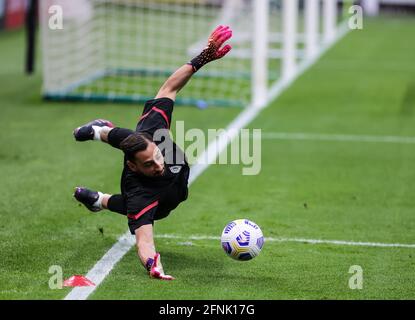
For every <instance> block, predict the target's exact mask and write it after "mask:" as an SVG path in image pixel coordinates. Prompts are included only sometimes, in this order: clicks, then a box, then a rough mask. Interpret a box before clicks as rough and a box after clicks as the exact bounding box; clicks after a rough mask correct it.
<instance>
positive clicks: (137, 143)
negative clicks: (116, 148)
mask: <svg viewBox="0 0 415 320" xmlns="http://www.w3.org/2000/svg"><path fill="white" fill-rule="evenodd" d="M151 142H153V138H152V137H151V135H150V134H148V133H146V132H134V133H132V134H130V135H129V136H128V137H127V138H125V139H124V140H123V141H122V142H121V143H120V149H121V150H122V151H123V152H124V154H125V156H126V158H127V160H130V161H134V159H135V157H134V156H135V154H136V153H137V152H140V151H144V150H146V149H147V147H148V145H149V144H150V143H151Z"/></svg>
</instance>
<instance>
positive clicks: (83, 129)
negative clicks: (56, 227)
mask: <svg viewBox="0 0 415 320" xmlns="http://www.w3.org/2000/svg"><path fill="white" fill-rule="evenodd" d="M231 36H232V30H230V28H229V27H228V26H218V27H217V28H216V29H215V30H214V31H213V32H212V34H211V35H210V37H209V40H208V44H207V46H206V47H205V49H203V51H202V52H201V53H200V54H199V55H198V56H197V57H195V58H193V59H192V60H191V61H190V62H188V63H187V64H185V65H183V66H182V67H180V68H179V69H178V70H176V71H175V72H174V73H173V74H172V75H171V76H170V77H169V78H168V79H167V81H166V82H165V83H164V84H163V85H162V87H161V88H160V90H159V91H158V93H157V95H156V97H155V98H154V99H152V100H149V101H147V102H146V104H145V106H144V111H143V114H142V116H141V117H140V119H139V121H138V124H137V126H136V130H135V131H132V130H130V129H124V128H119V127H116V126H114V125H113V124H112V123H111V122H110V121H108V120H103V119H98V120H93V121H91V122H89V123H87V124H85V125H83V126H80V127H78V128H76V129H75V130H74V132H73V134H74V137H75V139H76V140H77V141H87V140H99V141H102V142H105V143H107V144H109V145H111V146H113V147H114V148H118V149H121V150H122V151H123V152H124V169H123V172H122V175H121V194H114V195H110V194H105V193H102V192H100V191H93V190H90V189H87V188H85V187H76V188H75V193H74V197H75V198H76V199H77V200H78V201H79V202H81V203H82V204H83V205H85V207H87V208H88V209H89V210H90V211H93V212H97V211H100V210H102V209H108V210H110V211H113V212H117V213H119V214H122V215H126V216H127V217H128V226H129V229H130V232H131V234H135V238H136V245H137V250H138V257H139V259H140V261H141V263H142V264H143V266H144V267H145V268H146V270H147V271H148V273H149V275H150V277H152V278H157V279H163V280H172V279H174V278H173V277H172V276H170V275H166V274H164V271H163V267H162V264H161V262H160V254H159V253H157V252H156V249H155V245H154V238H153V225H154V221H155V220H159V219H163V218H165V217H167V216H168V215H169V214H170V212H171V211H172V210H173V209H175V208H176V207H177V206H178V205H179V204H180V202H182V201H184V200H186V199H187V195H188V179H189V171H190V170H189V165H188V163H187V161H186V158H185V156H184V153H183V151H182V150H180V148H179V147H178V146H176V144H175V143H174V142H172V141H171V143H167V142H168V141H166V140H168V139H169V137H168V135H165V136H164V138H165V139H164V140H163V141H162V139H155V137H156V135H157V136H158V132H159V131H160V130H168V129H169V128H170V124H171V117H172V113H173V105H174V101H175V98H176V95H177V93H178V92H179V91H180V89H182V88H183V87H184V86H185V85H186V83H187V82H188V81H189V79H190V78H191V77H192V75H193V74H194V73H195V72H197V71H198V70H199V69H200V68H201V67H203V66H204V65H205V64H207V63H209V62H211V61H213V60H217V59H220V58H222V57H224V56H225V55H226V54H227V53H228V52H229V51H230V50H231V46H230V45H225V46H223V47H222V45H223V44H224V43H225V41H227V40H228V39H230V38H231ZM167 160H168V161H167Z"/></svg>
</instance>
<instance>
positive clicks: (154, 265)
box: [147, 253, 174, 280]
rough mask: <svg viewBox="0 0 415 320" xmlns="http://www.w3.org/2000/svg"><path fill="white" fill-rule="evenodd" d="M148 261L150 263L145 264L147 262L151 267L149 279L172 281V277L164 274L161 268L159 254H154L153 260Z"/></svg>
mask: <svg viewBox="0 0 415 320" xmlns="http://www.w3.org/2000/svg"><path fill="white" fill-rule="evenodd" d="M149 260H150V261H148V262H147V263H149V262H150V263H151V265H149V269H150V270H149V274H150V278H154V279H160V280H174V278H173V277H172V276H169V275H167V274H164V271H163V266H162V265H161V260H160V253H156V255H155V256H154V259H149ZM151 260H152V261H151Z"/></svg>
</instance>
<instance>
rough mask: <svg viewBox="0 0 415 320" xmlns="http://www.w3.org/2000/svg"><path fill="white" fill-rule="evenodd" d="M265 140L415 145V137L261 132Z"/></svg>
mask: <svg viewBox="0 0 415 320" xmlns="http://www.w3.org/2000/svg"><path fill="white" fill-rule="evenodd" d="M261 138H262V139H265V140H312V141H344V142H375V143H403V144H415V137H405V136H369V135H352V134H325V133H304V132H262V134H261Z"/></svg>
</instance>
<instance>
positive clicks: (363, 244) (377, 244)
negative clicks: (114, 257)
mask: <svg viewBox="0 0 415 320" xmlns="http://www.w3.org/2000/svg"><path fill="white" fill-rule="evenodd" d="M156 238H158V239H177V240H186V241H192V240H193V241H197V240H215V241H220V237H219V236H207V235H192V236H184V235H175V234H160V235H157V236H156ZM267 242H299V243H308V244H330V245H340V246H361V247H379V248H412V249H415V244H406V243H381V242H361V241H345V240H322V239H305V238H273V237H265V243H267Z"/></svg>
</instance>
